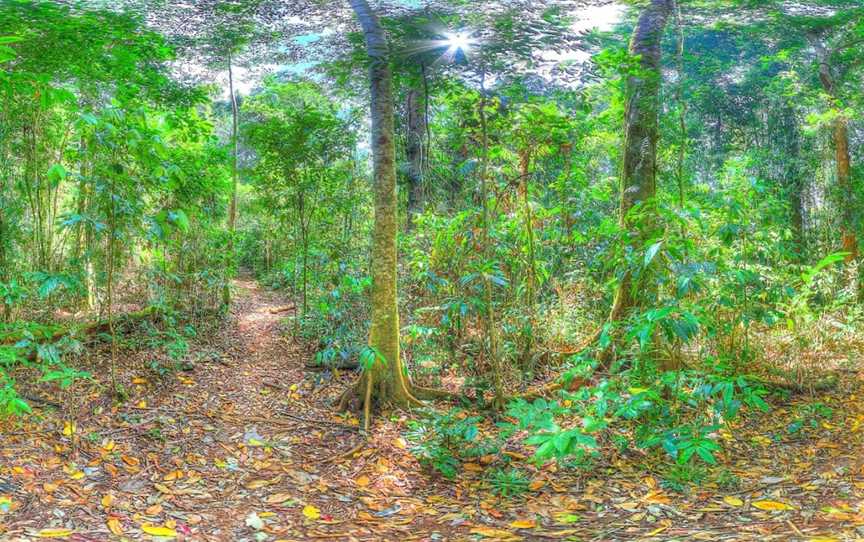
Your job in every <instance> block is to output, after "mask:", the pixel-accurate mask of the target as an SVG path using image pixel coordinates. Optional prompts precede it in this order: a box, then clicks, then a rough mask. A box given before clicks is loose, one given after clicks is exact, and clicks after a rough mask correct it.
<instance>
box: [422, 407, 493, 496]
mask: <svg viewBox="0 0 864 542" xmlns="http://www.w3.org/2000/svg"><path fill="white" fill-rule="evenodd" d="M480 420H481V418H480V417H479V416H468V415H467V414H465V412H464V411H462V410H460V409H454V410H451V411H450V412H447V413H445V414H440V413H436V412H427V413H425V415H424V417H422V418H419V419H417V420H412V421H410V422H409V429H410V431H409V432H408V435H407V437H408V440H410V441H411V442H412V443H413V446H412V447H411V452H412V453H413V454H414V456H415V457H417V460H418V461H420V463H421V464H422V465H425V466H427V467H430V468H432V469H433V470H435V471H437V472H439V473H441V475H442V476H444V477H445V478H448V479H453V478H455V477H456V474H457V472H458V469H459V466H460V465H461V463H462V459H464V458H466V457H476V456H477V455H482V454H483V453H484V452H488V451H490V450H489V448H488V447H485V446H484V447H478V446H477V444H476V441H477V436H478V434H479V430H478V427H477V422H479V421H480Z"/></svg>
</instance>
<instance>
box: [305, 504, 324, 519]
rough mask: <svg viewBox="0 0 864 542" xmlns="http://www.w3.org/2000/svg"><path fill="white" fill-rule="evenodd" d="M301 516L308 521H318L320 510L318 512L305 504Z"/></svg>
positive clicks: (313, 507)
mask: <svg viewBox="0 0 864 542" xmlns="http://www.w3.org/2000/svg"><path fill="white" fill-rule="evenodd" d="M303 515H304V516H306V517H307V518H309V519H318V518H320V517H321V510H318V508H316V507H315V506H312V505H311V504H307V505H306V506H304V507H303Z"/></svg>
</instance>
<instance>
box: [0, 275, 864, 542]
mask: <svg viewBox="0 0 864 542" xmlns="http://www.w3.org/2000/svg"><path fill="white" fill-rule="evenodd" d="M235 289H236V300H235V303H234V306H233V308H232V310H231V314H230V315H229V317H228V318H227V319H226V321H225V323H224V326H222V328H221V329H219V330H218V332H216V333H213V334H211V335H210V336H209V337H201V338H200V339H199V340H198V341H197V342H196V343H195V344H193V345H192V346H193V354H194V355H193V358H196V359H198V361H197V362H196V363H195V365H194V368H193V369H192V370H190V371H180V372H176V373H173V372H171V373H167V374H165V375H164V376H161V377H160V376H158V375H157V374H155V373H154V372H153V371H152V369H151V368H150V361H151V360H152V359H153V357H154V356H155V354H154V352H152V351H148V350H147V349H146V348H140V347H139V348H137V349H130V350H129V351H128V352H127V355H126V356H124V359H122V360H121V362H122V363H121V364H122V366H123V368H124V372H123V374H122V375H121V381H122V382H123V383H124V384H125V385H126V386H127V387H128V389H129V392H130V398H129V400H128V401H127V402H125V403H124V404H123V405H120V406H114V405H112V404H111V402H110V400H109V399H107V398H106V396H105V393H104V392H105V389H106V387H105V384H106V383H105V382H99V381H82V382H79V383H76V384H75V385H74V386H73V388H72V389H71V390H70V391H69V392H65V393H63V394H60V395H56V396H52V399H56V400H58V401H60V402H62V403H63V405H64V407H63V409H61V410H59V411H58V410H52V409H47V410H42V409H40V410H39V411H38V412H37V416H36V417H32V418H28V419H26V420H23V421H18V422H15V421H9V420H7V421H6V422H4V424H3V425H2V426H0V431H2V433H0V435H2V441H0V540H3V541H6V540H9V541H18V540H21V541H24V540H28V541H29V540H39V539H40V538H38V534H39V533H40V531H42V530H43V529H61V531H54V532H51V531H47V532H46V531H42V534H57V533H58V532H59V534H61V535H64V536H65V537H66V539H67V540H75V541H79V542H86V541H103V540H123V539H127V540H152V539H154V536H153V535H158V534H159V533H160V532H162V533H168V534H172V535H176V536H175V537H174V538H173V539H175V540H202V541H232V542H234V541H236V542H244V541H254V540H269V541H280V540H281V541H287V540H337V541H341V540H345V541H352V540H369V541H372V540H375V541H378V540H402V541H411V540H418V541H439V540H454V541H455V540H471V541H474V540H480V539H489V540H511V541H513V540H694V539H703V540H801V541H803V540H815V539H818V537H819V536H822V537H833V539H836V540H853V539H856V538H855V537H859V536H861V535H864V528H862V527H861V526H862V525H864V476H862V474H864V472H862V467H861V463H862V459H864V458H862V452H861V446H862V438H861V436H862V431H859V428H861V427H864V409H862V407H861V405H860V403H861V401H860V399H858V398H860V397H861V396H862V395H864V394H862V390H861V381H860V380H859V379H857V378H852V377H850V381H852V382H853V385H852V387H851V388H847V389H843V390H838V391H837V393H835V394H833V395H831V396H826V397H824V398H821V399H822V400H823V401H824V402H825V404H826V405H830V406H832V407H833V408H834V409H835V415H834V416H833V417H832V418H830V419H824V420H823V419H820V420H815V419H814V420H806V422H807V424H809V425H812V426H813V427H809V428H808V427H804V429H802V433H801V436H800V438H799V437H794V438H791V439H790V438H787V437H784V434H785V433H784V431H785V430H786V428H787V427H788V424H789V423H790V419H791V418H790V416H792V415H795V416H797V415H798V414H797V412H798V410H796V407H795V405H786V406H782V407H780V408H778V409H777V410H776V411H775V412H774V413H772V414H771V415H770V416H771V417H769V418H762V420H763V422H764V425H766V426H768V427H767V429H766V428H764V427H762V428H761V429H759V428H748V427H740V428H737V429H736V430H735V435H734V439H735V440H732V441H729V442H727V446H728V449H729V450H730V454H729V455H727V456H726V458H725V460H726V461H727V468H728V469H729V473H730V476H733V477H737V478H739V479H740V486H739V487H737V488H728V487H727V488H719V487H704V488H702V489H699V490H697V491H694V492H690V493H687V494H684V495H682V494H679V493H675V492H673V491H670V490H667V489H665V488H664V487H662V485H661V484H660V482H659V480H660V476H659V475H656V474H652V473H651V472H650V470H647V469H646V463H644V462H640V460H639V457H638V454H632V453H631V454H627V453H626V452H625V453H624V454H622V455H621V456H618V457H613V458H608V459H607V460H602V461H603V462H602V463H598V464H596V465H595V466H594V469H593V470H585V471H563V470H556V469H555V468H554V467H551V466H546V467H538V466H535V465H532V464H531V463H529V462H519V467H520V468H521V469H522V470H523V471H524V472H526V473H528V475H529V476H530V477H531V480H532V483H531V487H532V491H531V492H529V493H527V494H526V495H525V496H524V497H519V498H515V499H500V498H497V497H495V496H494V495H491V494H490V493H489V492H488V489H487V488H486V485H485V481H486V480H488V477H489V471H488V470H484V469H483V468H481V467H480V465H478V464H473V465H465V466H464V468H463V469H462V471H460V475H459V478H458V479H457V480H456V481H454V482H446V483H445V482H442V481H441V480H440V479H439V478H436V477H434V476H431V475H429V474H428V473H425V472H424V471H423V470H422V469H421V468H420V466H419V465H418V464H417V462H416V461H415V460H414V458H413V457H412V456H411V454H410V453H409V451H408V449H407V448H408V445H407V443H406V442H405V440H404V439H403V438H402V437H401V433H402V432H403V431H404V430H405V424H404V421H405V419H406V418H405V416H404V415H402V414H400V413H398V412H397V413H390V414H389V416H388V417H387V418H379V419H377V421H376V426H375V432H374V433H375V434H374V437H373V440H372V441H371V442H369V443H368V444H367V445H365V446H364V447H362V449H360V450H359V451H358V452H356V453H353V454H346V452H349V451H351V450H354V449H356V447H357V444H358V443H361V442H362V440H361V439H360V436H359V435H358V433H357V432H356V430H355V429H354V424H356V420H354V419H351V418H350V417H339V416H337V415H336V414H335V413H334V412H333V410H332V408H331V407H330V404H331V402H332V400H333V398H334V397H336V396H337V395H338V393H339V392H340V391H341V390H342V389H344V386H346V385H347V384H348V383H349V382H350V379H351V378H353V376H352V375H350V374H343V375H341V376H339V375H336V376H334V375H331V374H328V373H319V372H310V371H307V370H306V369H305V359H306V356H305V353H304V352H303V350H302V349H301V347H299V346H298V345H297V344H295V343H294V342H293V341H291V340H290V338H288V337H290V335H288V334H285V333H284V330H283V329H282V325H283V324H282V322H283V320H284V318H285V317H286V316H288V315H290V312H285V311H280V310H279V309H283V308H285V307H286V306H289V305H291V302H290V300H288V299H286V298H285V297H284V296H283V295H281V294H278V293H275V292H270V291H267V290H264V289H262V288H260V287H259V286H258V285H257V284H256V283H255V282H254V281H252V280H248V279H244V280H240V281H237V282H236V284H235ZM104 362H105V360H104V356H103V357H99V356H98V355H97V356H96V358H95V359H94V360H93V363H94V364H96V367H94V368H93V369H92V370H93V372H94V374H95V375H107V374H108V373H107V370H105V367H104ZM100 363H102V364H103V365H102V366H100V365H99V364H100ZM39 391H40V392H41V393H42V394H43V395H44V394H45V393H46V390H45V389H44V388H43V389H41V390H39ZM856 394H857V395H856ZM811 421H812V422H813V423H811ZM73 422H74V426H73V425H72V423H73ZM757 431H762V433H758V432H757ZM765 431H768V433H765ZM805 432H806V433H807V435H806V438H804V433H805ZM731 438H733V437H732V436H731V435H730V439H731ZM784 439H785V440H784ZM481 462H482V461H481ZM766 502H768V503H780V504H779V505H778V504H762V505H758V503H766ZM754 503H756V504H754ZM760 506H762V507H763V508H760ZM772 506H773V507H777V506H779V507H780V508H779V509H770V508H771V507H772ZM159 528H162V529H166V530H164V531H159V530H158V529H159ZM62 529H66V530H65V531H63V530H62ZM154 529H155V530H154ZM826 539H832V538H826Z"/></svg>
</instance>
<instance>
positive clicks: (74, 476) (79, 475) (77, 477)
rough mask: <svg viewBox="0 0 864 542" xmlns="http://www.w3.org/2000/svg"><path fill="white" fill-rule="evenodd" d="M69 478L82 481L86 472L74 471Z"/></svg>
mask: <svg viewBox="0 0 864 542" xmlns="http://www.w3.org/2000/svg"><path fill="white" fill-rule="evenodd" d="M69 478H72V479H73V480H80V479H81V478H84V472H83V471H80V470H73V471H72V472H70V473H69Z"/></svg>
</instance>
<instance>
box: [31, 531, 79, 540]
mask: <svg viewBox="0 0 864 542" xmlns="http://www.w3.org/2000/svg"><path fill="white" fill-rule="evenodd" d="M74 532H75V531H73V530H72V529H42V530H41V531H39V532H38V533H36V536H38V537H39V538H68V537H69V536H72V533H74Z"/></svg>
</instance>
